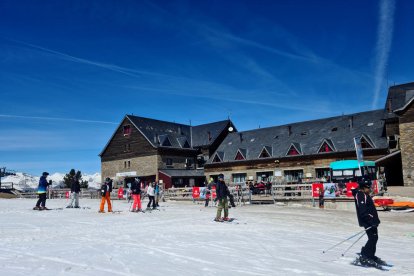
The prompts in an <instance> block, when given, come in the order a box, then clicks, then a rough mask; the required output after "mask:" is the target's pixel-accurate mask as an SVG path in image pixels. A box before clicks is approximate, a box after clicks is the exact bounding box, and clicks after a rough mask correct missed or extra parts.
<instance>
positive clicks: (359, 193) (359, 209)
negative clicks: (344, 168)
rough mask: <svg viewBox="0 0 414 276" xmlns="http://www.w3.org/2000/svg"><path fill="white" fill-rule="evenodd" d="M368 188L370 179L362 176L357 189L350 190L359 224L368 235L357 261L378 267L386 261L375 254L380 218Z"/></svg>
mask: <svg viewBox="0 0 414 276" xmlns="http://www.w3.org/2000/svg"><path fill="white" fill-rule="evenodd" d="M370 189H371V187H370V180H369V179H367V178H362V179H361V181H360V182H359V187H358V190H357V189H354V190H352V194H353V196H354V200H355V207H356V213H357V217H358V223H359V226H362V227H364V228H365V229H366V233H367V236H368V241H367V243H366V244H365V246H363V247H362V249H361V255H360V257H359V259H358V261H359V262H360V263H361V265H363V266H373V267H379V266H381V265H385V264H386V263H385V262H384V261H383V260H381V259H380V258H378V257H377V256H375V251H376V248H377V241H378V225H379V224H380V220H379V218H378V213H377V210H376V209H375V205H374V202H373V200H372V198H371V196H370Z"/></svg>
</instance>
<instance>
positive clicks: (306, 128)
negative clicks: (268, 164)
mask: <svg viewBox="0 0 414 276" xmlns="http://www.w3.org/2000/svg"><path fill="white" fill-rule="evenodd" d="M384 116H385V113H384V110H382V109H381V110H374V111H367V112H361V113H356V114H350V115H343V116H337V117H331V118H325V119H319V120H313V121H306V122H299V123H294V124H290V125H282V126H275V127H269V128H260V129H255V130H249V131H243V132H238V133H230V134H229V135H228V136H227V137H226V138H225V139H224V141H223V142H222V143H221V145H220V146H219V147H218V149H217V152H220V153H221V154H220V156H223V159H222V160H223V162H232V161H234V160H232V159H233V158H234V156H235V154H236V153H237V150H238V149H240V148H243V149H246V150H247V152H248V153H249V155H248V156H247V157H246V158H247V160H253V159H258V158H259V155H260V153H261V151H262V149H263V147H264V146H267V147H271V148H272V157H275V158H282V157H285V156H286V153H287V151H288V150H289V148H290V147H291V145H292V144H293V145H295V147H298V148H297V150H298V151H300V152H299V153H300V154H302V155H314V154H318V149H319V148H320V146H321V143H322V142H323V141H324V139H326V141H329V142H328V143H329V144H330V145H332V147H333V146H334V145H335V146H334V148H335V150H336V152H346V151H354V142H353V138H354V137H360V136H361V135H362V134H364V135H365V136H366V137H368V139H370V141H371V142H373V144H374V145H375V148H385V149H386V148H387V147H388V145H387V140H386V138H385V137H383V132H384ZM351 126H352V127H351ZM289 133H290V134H289ZM214 156H215V154H213V157H214ZM211 161H212V158H210V160H209V161H208V163H211Z"/></svg>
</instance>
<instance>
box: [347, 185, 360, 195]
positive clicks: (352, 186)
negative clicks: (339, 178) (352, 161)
mask: <svg viewBox="0 0 414 276" xmlns="http://www.w3.org/2000/svg"><path fill="white" fill-rule="evenodd" d="M353 189H358V183H356V182H348V183H346V196H347V197H353V195H352V190H353Z"/></svg>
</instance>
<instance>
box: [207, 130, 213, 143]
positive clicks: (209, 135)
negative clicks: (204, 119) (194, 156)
mask: <svg viewBox="0 0 414 276" xmlns="http://www.w3.org/2000/svg"><path fill="white" fill-rule="evenodd" d="M207 135H208V140H209V141H211V139H212V137H211V132H210V131H207Z"/></svg>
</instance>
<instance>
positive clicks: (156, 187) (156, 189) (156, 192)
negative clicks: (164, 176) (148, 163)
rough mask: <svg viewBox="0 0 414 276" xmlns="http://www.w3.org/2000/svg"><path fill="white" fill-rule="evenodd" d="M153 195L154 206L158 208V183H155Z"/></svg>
mask: <svg viewBox="0 0 414 276" xmlns="http://www.w3.org/2000/svg"><path fill="white" fill-rule="evenodd" d="M154 195H155V206H157V207H159V205H158V201H159V198H160V186H159V184H158V182H155V187H154Z"/></svg>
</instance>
